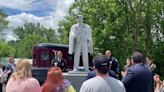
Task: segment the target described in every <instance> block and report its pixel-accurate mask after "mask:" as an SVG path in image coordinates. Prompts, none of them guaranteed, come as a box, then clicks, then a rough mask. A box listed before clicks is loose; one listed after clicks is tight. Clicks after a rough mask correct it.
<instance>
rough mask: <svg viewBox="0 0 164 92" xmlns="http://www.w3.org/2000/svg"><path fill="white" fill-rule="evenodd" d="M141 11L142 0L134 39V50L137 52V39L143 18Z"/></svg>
mask: <svg viewBox="0 0 164 92" xmlns="http://www.w3.org/2000/svg"><path fill="white" fill-rule="evenodd" d="M141 12H142V0H140V11H139V14H138V19H137V21H136V32H135V39H134V44H133V51H132V52H135V50H136V46H137V39H138V36H139V24H140V20H141Z"/></svg>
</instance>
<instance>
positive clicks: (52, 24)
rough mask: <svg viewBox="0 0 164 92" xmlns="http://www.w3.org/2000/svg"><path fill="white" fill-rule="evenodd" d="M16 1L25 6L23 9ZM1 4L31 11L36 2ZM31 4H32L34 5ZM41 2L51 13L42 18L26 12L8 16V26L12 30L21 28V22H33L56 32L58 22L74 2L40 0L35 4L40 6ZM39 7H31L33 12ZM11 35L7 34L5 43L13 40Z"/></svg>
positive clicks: (22, 0)
mask: <svg viewBox="0 0 164 92" xmlns="http://www.w3.org/2000/svg"><path fill="white" fill-rule="evenodd" d="M10 1H11V3H9V2H10ZM16 1H17V2H18V1H21V3H20V4H21V5H25V6H24V7H23V6H19V4H18V3H17V2H16ZM3 2H8V6H10V7H9V8H12V9H19V10H32V8H31V7H32V6H34V5H35V4H36V0H6V1H3ZM32 2H34V4H33V3H32ZM41 2H42V3H46V5H47V6H45V5H43V7H51V10H52V11H45V12H47V14H48V15H46V16H43V17H38V16H36V15H33V14H30V13H28V14H27V13H26V12H22V13H21V14H18V15H13V16H8V20H9V21H10V23H9V26H10V27H13V28H16V27H18V26H23V25H24V23H25V22H23V21H26V22H28V23H29V22H33V23H37V22H40V24H42V25H43V26H44V27H46V28H52V29H55V30H57V29H58V22H59V21H61V20H62V19H64V16H65V15H67V14H68V10H69V7H70V5H71V4H72V3H73V2H74V0H55V1H54V0H47V1H46V0H41V1H40V2H39V3H37V4H40V5H42V3H41ZM0 3H1V2H0ZM14 4H15V5H14ZM26 4H27V5H26ZM30 4H31V5H30ZM40 7H41V6H38V7H33V10H35V9H39V8H40ZM20 8H21V9H20ZM18 17H19V18H18ZM21 19H22V20H23V21H22V20H21ZM11 34H13V33H12V31H11V32H8V33H7V36H6V37H7V41H9V40H11V39H14V37H13V38H12V37H11ZM10 38H11V39H10Z"/></svg>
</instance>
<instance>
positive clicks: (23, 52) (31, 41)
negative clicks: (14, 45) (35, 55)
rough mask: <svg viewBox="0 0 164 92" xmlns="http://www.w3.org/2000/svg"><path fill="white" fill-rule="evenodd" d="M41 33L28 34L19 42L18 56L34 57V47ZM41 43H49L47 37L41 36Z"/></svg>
mask: <svg viewBox="0 0 164 92" xmlns="http://www.w3.org/2000/svg"><path fill="white" fill-rule="evenodd" d="M38 37H39V35H36V34H35V35H31V34H29V35H27V36H25V37H24V38H23V39H22V40H21V41H20V42H19V44H18V47H19V48H18V56H17V57H18V58H29V59H31V58H32V48H33V46H34V45H35V44H37V40H38ZM40 43H48V41H47V39H45V38H44V37H40Z"/></svg>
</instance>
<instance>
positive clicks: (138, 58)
mask: <svg viewBox="0 0 164 92" xmlns="http://www.w3.org/2000/svg"><path fill="white" fill-rule="evenodd" d="M131 60H132V64H133V66H134V65H135V64H138V63H142V62H143V57H142V54H141V53H139V52H134V53H133V54H132V55H131Z"/></svg>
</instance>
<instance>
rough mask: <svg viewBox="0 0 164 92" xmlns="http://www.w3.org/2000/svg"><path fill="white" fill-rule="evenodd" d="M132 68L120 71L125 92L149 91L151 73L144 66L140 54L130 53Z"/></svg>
mask: <svg viewBox="0 0 164 92" xmlns="http://www.w3.org/2000/svg"><path fill="white" fill-rule="evenodd" d="M131 62H132V65H133V68H130V69H129V70H128V71H127V72H121V74H122V77H123V78H122V80H121V81H122V83H123V84H124V86H125V87H126V92H150V89H149V88H150V86H151V82H152V73H151V72H150V71H149V70H148V69H147V68H146V67H145V66H144V64H143V57H142V54H141V53H139V52H134V53H133V54H132V55H131Z"/></svg>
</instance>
